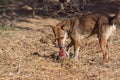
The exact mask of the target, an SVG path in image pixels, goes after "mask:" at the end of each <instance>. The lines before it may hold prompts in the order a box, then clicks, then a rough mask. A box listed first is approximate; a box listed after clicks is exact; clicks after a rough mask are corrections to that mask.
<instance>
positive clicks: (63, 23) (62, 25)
mask: <svg viewBox="0 0 120 80" xmlns="http://www.w3.org/2000/svg"><path fill="white" fill-rule="evenodd" d="M61 29H62V30H67V20H64V21H62V22H61Z"/></svg>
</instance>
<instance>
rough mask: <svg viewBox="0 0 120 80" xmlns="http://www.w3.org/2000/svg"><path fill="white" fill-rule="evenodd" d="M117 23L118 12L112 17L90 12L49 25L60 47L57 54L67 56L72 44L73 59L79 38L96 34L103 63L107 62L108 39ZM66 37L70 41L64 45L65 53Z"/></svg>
mask: <svg viewBox="0 0 120 80" xmlns="http://www.w3.org/2000/svg"><path fill="white" fill-rule="evenodd" d="M119 23H120V13H119V14H116V15H115V16H114V17H110V16H108V15H103V14H97V13H92V14H87V15H82V16H76V17H72V18H70V19H65V20H63V21H62V22H60V23H59V24H57V25H56V26H51V27H52V30H53V33H54V36H55V40H56V41H57V43H58V47H59V48H60V52H59V56H65V55H66V56H69V49H70V47H72V46H74V59H75V60H77V59H78V55H79V47H80V44H81V40H84V39H85V38H89V37H90V36H92V35H94V34H96V35H97V37H98V40H99V44H100V47H101V50H102V52H103V63H107V62H108V54H109V51H110V50H109V49H110V41H111V39H112V36H113V34H114V32H115V31H116V26H117V25H120V24H119ZM67 38H70V39H71V42H70V44H68V46H67V47H66V54H65V52H64V51H65V50H64V48H65V41H66V39H67Z"/></svg>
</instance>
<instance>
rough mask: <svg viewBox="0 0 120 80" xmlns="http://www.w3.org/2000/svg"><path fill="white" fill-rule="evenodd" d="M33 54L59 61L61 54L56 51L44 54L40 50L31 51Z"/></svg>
mask: <svg viewBox="0 0 120 80" xmlns="http://www.w3.org/2000/svg"><path fill="white" fill-rule="evenodd" d="M31 56H37V57H41V58H44V59H45V60H51V61H59V55H58V54H57V53H55V52H54V53H52V54H42V53H39V52H34V53H31Z"/></svg>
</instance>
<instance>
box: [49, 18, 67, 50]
mask: <svg viewBox="0 0 120 80" xmlns="http://www.w3.org/2000/svg"><path fill="white" fill-rule="evenodd" d="M67 23H68V20H63V21H62V22H61V23H59V24H57V25H56V26H51V27H52V30H53V33H54V36H55V42H57V43H58V44H57V45H58V47H59V48H62V47H64V46H65V40H66V38H67V28H68V25H67Z"/></svg>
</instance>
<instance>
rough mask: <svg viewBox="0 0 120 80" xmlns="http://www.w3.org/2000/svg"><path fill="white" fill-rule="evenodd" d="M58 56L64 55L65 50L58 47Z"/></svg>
mask: <svg viewBox="0 0 120 80" xmlns="http://www.w3.org/2000/svg"><path fill="white" fill-rule="evenodd" d="M59 56H60V57H65V50H64V48H60V51H59Z"/></svg>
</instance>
